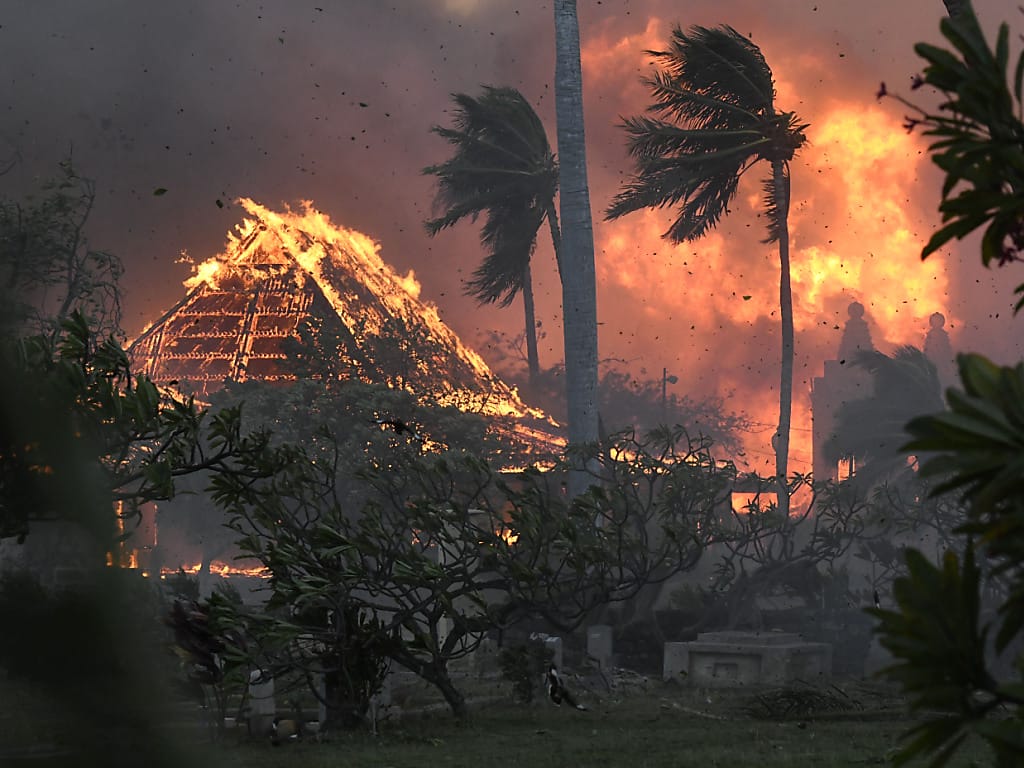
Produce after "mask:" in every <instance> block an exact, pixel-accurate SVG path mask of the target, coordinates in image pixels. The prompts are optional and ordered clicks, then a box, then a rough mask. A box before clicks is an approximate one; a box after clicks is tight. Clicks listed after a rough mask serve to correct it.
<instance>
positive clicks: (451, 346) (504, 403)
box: [129, 199, 557, 442]
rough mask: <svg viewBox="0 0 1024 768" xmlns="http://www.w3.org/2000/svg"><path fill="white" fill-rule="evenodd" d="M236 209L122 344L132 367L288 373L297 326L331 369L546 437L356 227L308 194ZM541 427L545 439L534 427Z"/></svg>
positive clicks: (197, 375)
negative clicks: (222, 240) (301, 199)
mask: <svg viewBox="0 0 1024 768" xmlns="http://www.w3.org/2000/svg"><path fill="white" fill-rule="evenodd" d="M239 202H240V204H241V205H242V207H243V208H244V209H245V211H246V213H247V214H248V216H247V217H246V218H245V220H244V221H243V222H242V223H241V224H240V225H239V226H238V227H237V232H236V233H231V234H229V235H228V242H227V245H226V247H225V249H224V251H223V253H221V254H218V255H217V256H214V257H213V258H211V259H208V260H206V261H205V262H203V263H201V264H199V265H197V266H196V267H195V268H194V270H193V275H192V277H191V278H189V279H188V280H186V281H185V287H186V289H187V293H186V295H185V296H184V298H182V299H181V300H180V301H178V302H177V303H176V304H175V305H174V306H173V307H172V308H171V309H170V310H168V311H167V312H166V313H165V314H164V315H163V316H162V317H161V318H160V319H159V320H157V321H156V322H155V323H153V324H152V325H150V326H149V327H147V328H146V329H145V330H144V331H143V332H142V334H140V336H139V337H138V338H137V339H136V340H135V341H134V342H133V343H132V344H131V346H130V348H129V353H130V355H131V357H132V361H133V363H134V365H135V369H136V370H137V371H138V372H140V373H145V374H146V375H148V376H149V377H150V378H151V379H152V380H153V381H154V382H155V383H157V384H158V385H160V384H170V383H172V382H174V383H177V384H178V386H179V387H181V388H183V389H185V388H187V389H188V390H190V391H194V392H196V393H197V394H198V395H200V396H202V395H205V394H207V393H209V392H212V391H215V390H217V389H219V388H221V387H222V386H223V384H224V381H225V380H227V379H230V380H234V381H244V380H247V379H258V380H265V381H280V382H286V381H289V380H293V379H294V378H295V374H294V364H293V362H292V360H293V358H291V357H289V354H288V352H287V344H286V340H287V339H295V338H297V337H298V336H299V333H300V330H301V329H303V328H304V327H314V328H316V329H317V332H318V333H321V334H329V337H330V338H331V339H333V340H334V343H335V344H336V346H337V350H338V354H339V358H340V359H339V360H338V361H337V365H336V366H335V369H336V370H339V371H341V372H342V375H343V376H348V377H351V378H355V379H360V380H362V381H367V382H373V383H382V384H387V385H389V386H392V387H398V388H402V389H406V390H409V391H410V392H413V393H414V394H419V395H427V394H429V395H430V396H431V397H432V398H433V399H435V400H436V401H439V402H441V403H444V404H451V405H456V406H458V407H459V408H461V409H462V410H465V411H474V412H479V413H483V414H485V415H489V416H510V417H513V418H514V419H516V420H517V421H519V422H521V428H522V429H523V430H526V431H533V430H535V429H536V430H538V438H540V439H542V440H543V441H545V442H547V441H549V440H550V438H551V435H552V434H553V433H554V432H556V431H557V429H556V427H557V425H555V423H554V422H553V421H551V420H550V419H549V418H547V417H546V416H545V415H544V414H543V413H542V412H540V411H539V410H537V409H533V408H530V407H528V406H527V405H526V404H525V403H523V401H522V400H521V399H520V398H519V395H518V393H517V392H516V390H515V389H513V388H511V387H509V386H508V385H507V384H505V383H504V382H503V381H502V380H501V379H500V378H499V377H498V376H496V375H495V374H494V373H493V372H492V371H491V370H490V368H489V367H488V366H487V364H486V363H485V362H484V361H483V359H482V358H481V357H480V356H479V355H478V354H477V353H476V352H474V351H473V350H472V349H470V348H469V347H467V346H466V345H465V344H463V343H462V341H461V340H460V339H459V337H458V336H457V335H456V334H455V332H454V331H452V330H451V328H449V327H448V326H447V325H446V324H445V323H444V322H443V321H442V320H441V319H440V317H439V316H438V312H437V308H436V307H435V306H433V305H432V304H429V303H427V302H424V301H421V300H420V299H419V284H418V283H417V282H416V280H415V276H414V275H413V274H412V272H410V273H409V274H408V275H407V276H404V277H403V276H401V275H399V274H398V273H396V272H395V271H394V270H393V269H392V268H391V267H390V266H389V265H387V264H386V263H384V261H383V260H382V259H381V257H380V248H379V245H378V244H377V243H375V242H374V241H373V240H371V239H370V238H369V237H367V236H366V235H363V234H361V233H359V232H356V231H354V230H350V229H346V228H344V227H341V226H337V225H335V224H333V223H332V222H331V221H330V219H329V218H328V217H327V216H326V215H325V214H323V213H320V212H319V211H317V210H315V209H314V208H313V207H312V205H311V204H309V203H304V204H303V206H302V208H301V210H299V211H292V210H287V209H286V210H285V211H284V212H274V211H271V210H269V209H267V208H265V207H263V206H261V205H259V204H258V203H255V202H253V201H252V200H248V199H242V200H240V201H239ZM545 435H546V437H545Z"/></svg>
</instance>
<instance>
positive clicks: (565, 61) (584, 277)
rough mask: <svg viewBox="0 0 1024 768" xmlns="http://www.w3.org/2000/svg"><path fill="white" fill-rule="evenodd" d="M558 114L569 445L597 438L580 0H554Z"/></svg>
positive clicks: (578, 476) (578, 484)
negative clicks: (577, 3) (578, 16)
mask: <svg viewBox="0 0 1024 768" xmlns="http://www.w3.org/2000/svg"><path fill="white" fill-rule="evenodd" d="M554 11H555V116H556V118H557V122H558V160H559V163H558V166H559V189H560V190H561V191H560V193H559V201H560V207H561V212H562V243H561V246H562V248H561V250H562V253H561V263H562V322H563V326H564V331H565V379H566V400H567V401H568V402H567V405H568V411H569V444H570V445H581V444H583V443H588V442H596V441H597V439H598V432H597V285H596V276H595V270H594V231H593V221H592V219H591V213H590V192H589V189H588V186H587V159H586V145H585V140H584V133H583V73H582V71H581V67H580V31H579V19H578V18H577V15H576V0H555V2H554ZM587 485H588V478H587V473H586V472H585V468H584V467H578V468H576V470H575V471H573V472H571V473H570V476H569V495H570V497H574V496H577V495H579V494H580V493H582V492H583V491H584V490H586V488H587Z"/></svg>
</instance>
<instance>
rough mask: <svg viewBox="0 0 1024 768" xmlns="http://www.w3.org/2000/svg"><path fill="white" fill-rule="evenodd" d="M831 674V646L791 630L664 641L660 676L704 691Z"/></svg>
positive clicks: (808, 680) (812, 680)
mask: <svg viewBox="0 0 1024 768" xmlns="http://www.w3.org/2000/svg"><path fill="white" fill-rule="evenodd" d="M831 676H832V646H831V645H829V644H828V643H809V642H805V641H804V640H803V639H802V638H801V637H800V635H797V634H794V633H792V632H706V633H704V634H701V635H698V636H697V639H696V640H695V641H693V642H689V643H665V655H664V666H663V670H662V678H663V679H664V680H677V681H680V682H684V683H685V684H687V685H691V686H697V687H702V688H728V687H740V686H746V685H783V684H785V683H788V682H791V681H794V680H801V681H803V682H806V683H815V682H820V681H823V680H828V679H829V678H831Z"/></svg>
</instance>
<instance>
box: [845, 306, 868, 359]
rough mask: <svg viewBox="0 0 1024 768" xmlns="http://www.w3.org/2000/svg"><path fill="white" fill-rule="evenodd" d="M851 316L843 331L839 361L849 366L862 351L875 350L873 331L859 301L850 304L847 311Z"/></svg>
mask: <svg viewBox="0 0 1024 768" xmlns="http://www.w3.org/2000/svg"><path fill="white" fill-rule="evenodd" d="M847 312H849V314H850V316H849V318H848V319H847V320H846V327H845V328H844V329H843V338H842V339H841V340H840V341H839V359H840V360H842V361H844V362H845V363H847V364H849V363H850V362H852V360H853V357H854V355H856V354H857V352H859V351H861V350H873V349H874V348H875V345H874V344H873V343H872V341H871V331H870V330H869V329H868V323H867V320H865V319H864V305H863V304H861V303H860V302H859V301H855V302H853V303H851V304H850V306H849V308H848V309H847Z"/></svg>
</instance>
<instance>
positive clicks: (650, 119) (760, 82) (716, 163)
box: [607, 26, 807, 512]
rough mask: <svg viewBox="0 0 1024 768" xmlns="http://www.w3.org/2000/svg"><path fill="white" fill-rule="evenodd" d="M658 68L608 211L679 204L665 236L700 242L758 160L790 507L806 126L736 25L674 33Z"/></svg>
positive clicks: (782, 465) (777, 444) (778, 464)
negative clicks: (773, 286)
mask: <svg viewBox="0 0 1024 768" xmlns="http://www.w3.org/2000/svg"><path fill="white" fill-rule="evenodd" d="M648 53H650V54H651V55H652V56H654V58H655V59H656V61H657V62H658V63H659V64H660V65H661V66H660V68H659V70H658V71H656V72H655V74H654V76H653V77H651V78H649V79H647V80H646V81H645V82H646V84H647V85H648V87H649V88H650V89H651V92H652V94H653V96H654V103H653V104H652V105H651V106H650V107H648V110H647V111H648V112H649V113H651V115H652V116H641V117H631V118H628V119H626V120H625V122H624V126H623V127H624V128H625V129H626V131H627V132H628V134H629V153H630V155H631V156H632V157H633V159H634V161H635V163H636V166H637V170H636V174H635V175H634V177H633V178H632V179H631V180H630V181H629V182H628V183H627V184H626V186H625V187H624V188H623V190H622V191H620V192H619V194H618V195H616V196H615V198H614V200H613V201H612V204H611V206H610V207H609V208H608V211H607V218H608V219H616V218H618V217H620V216H623V215H625V214H627V213H631V212H633V211H636V210H640V209H642V208H655V207H656V208H666V207H671V206H678V212H677V215H676V218H675V220H674V221H673V223H672V225H671V227H669V229H668V231H666V232H665V234H664V237H665V238H667V239H669V240H671V241H672V242H676V243H680V242H683V241H690V240H696V239H698V238H700V237H701V236H703V235H704V234H705V233H706V232H707V231H708V230H709V229H712V228H714V227H715V226H716V225H717V224H718V221H719V219H720V218H721V217H722V215H723V214H725V213H726V212H728V209H729V203H730V202H731V201H732V199H733V198H734V197H735V196H736V192H737V189H738V187H739V181H740V177H741V176H742V175H743V174H744V173H745V172H746V171H747V170H748V169H749V168H750V167H752V166H753V165H755V164H756V163H758V162H759V161H761V160H764V161H766V162H767V163H769V165H770V167H771V176H770V177H769V178H768V179H767V180H766V181H765V182H764V199H765V208H766V214H767V220H768V237H767V238H766V240H765V241H764V242H766V243H778V245H779V261H780V265H781V271H780V279H779V305H780V310H781V317H782V374H781V381H780V386H779V426H778V429H777V430H776V432H775V435H774V436H773V438H772V444H773V446H774V448H775V475H776V481H777V486H778V491H779V506H780V508H782V509H783V510H784V511H787V512H788V509H789V492H788V486H787V477H788V461H789V426H790V414H791V411H792V401H793V297H792V292H791V290H790V277H789V227H788V217H789V192H790V178H789V161H790V160H792V158H793V155H794V154H795V153H796V151H797V150H798V149H799V148H800V147H801V146H802V145H803V144H804V143H805V141H806V137H805V135H804V131H805V129H806V128H807V125H806V124H801V123H800V122H799V120H798V119H797V116H796V115H795V114H794V113H793V112H777V111H776V109H775V104H774V97H775V87H774V83H773V81H772V72H771V69H770V68H769V67H768V63H767V62H766V61H765V59H764V56H763V55H762V53H761V51H760V49H759V48H758V47H757V46H756V45H754V44H753V43H752V42H750V41H749V40H747V39H746V38H744V37H743V36H742V35H740V33H739V32H737V31H736V30H735V29H733V28H732V27H728V26H725V27H719V28H715V29H708V28H705V27H693V28H691V29H690V30H689V31H688V32H684V31H683V30H682V29H681V28H679V27H676V28H675V29H674V30H673V32H672V38H671V40H670V47H669V50H668V51H649V52H648Z"/></svg>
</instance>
